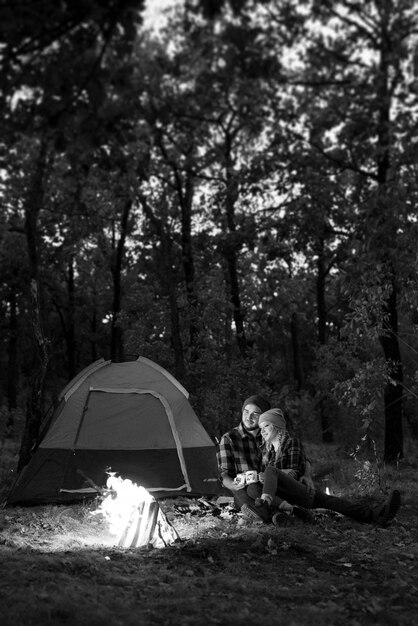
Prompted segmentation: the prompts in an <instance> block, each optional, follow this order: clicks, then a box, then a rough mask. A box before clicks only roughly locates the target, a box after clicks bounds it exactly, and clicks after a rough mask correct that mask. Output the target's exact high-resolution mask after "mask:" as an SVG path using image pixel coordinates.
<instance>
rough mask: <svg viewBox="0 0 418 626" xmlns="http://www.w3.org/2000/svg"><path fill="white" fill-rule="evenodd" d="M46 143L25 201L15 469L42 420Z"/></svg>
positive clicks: (24, 460) (25, 457)
mask: <svg viewBox="0 0 418 626" xmlns="http://www.w3.org/2000/svg"><path fill="white" fill-rule="evenodd" d="M46 160H47V145H46V141H42V144H41V148H40V153H39V157H38V162H37V165H36V170H35V173H34V177H33V181H32V185H31V188H30V194H29V195H28V197H27V200H26V203H25V233H26V241H27V247H28V258H29V274H30V306H31V314H32V332H33V361H32V367H31V372H32V375H31V385H30V389H29V394H28V399H27V404H26V420H25V427H24V432H23V437H22V442H21V446H20V452H19V463H18V471H19V470H20V469H21V468H22V467H24V466H25V465H26V464H27V463H28V461H29V459H30V457H31V451H32V447H33V445H34V444H35V443H36V440H37V439H38V436H39V430H40V427H41V422H42V410H43V395H44V385H45V377H46V371H47V367H48V361H49V351H48V342H47V339H46V337H45V335H44V331H43V326H42V307H41V301H40V293H39V291H40V290H39V279H38V272H39V267H38V266H39V258H38V215H39V212H40V210H41V204H42V199H43V180H44V175H45V169H46Z"/></svg>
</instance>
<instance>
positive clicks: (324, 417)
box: [316, 237, 334, 443]
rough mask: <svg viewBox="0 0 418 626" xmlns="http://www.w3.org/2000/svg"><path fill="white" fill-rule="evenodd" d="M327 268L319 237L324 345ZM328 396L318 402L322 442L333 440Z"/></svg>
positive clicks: (319, 307) (320, 338)
mask: <svg viewBox="0 0 418 626" xmlns="http://www.w3.org/2000/svg"><path fill="white" fill-rule="evenodd" d="M326 276H327V269H326V265H325V259H324V239H323V238H322V237H321V238H320V239H319V249H318V262H317V277H316V303H317V313H318V341H319V345H321V346H324V345H325V344H326V342H327V332H326V331H327V325H326V322H327V319H326V316H327V314H326V303H325V281H326ZM327 400H328V398H327V394H326V393H325V394H324V395H323V397H322V398H321V401H320V402H319V412H320V420H321V434H322V441H323V442H324V443H332V442H333V441H334V432H333V429H332V424H331V419H330V415H329V411H328V404H329V403H328V401H327Z"/></svg>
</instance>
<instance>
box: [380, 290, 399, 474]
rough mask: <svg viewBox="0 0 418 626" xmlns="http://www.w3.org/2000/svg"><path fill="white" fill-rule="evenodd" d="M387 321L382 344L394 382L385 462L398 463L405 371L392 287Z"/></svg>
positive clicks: (388, 399) (387, 394) (389, 387)
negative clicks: (390, 365)
mask: <svg viewBox="0 0 418 626" xmlns="http://www.w3.org/2000/svg"><path fill="white" fill-rule="evenodd" d="M386 313H387V318H386V320H387V321H386V322H385V329H386V331H387V332H386V333H385V334H383V335H382V336H381V337H380V343H381V345H382V348H383V352H384V355H385V358H386V361H387V362H388V363H390V364H392V368H391V378H392V380H393V382H394V384H393V383H391V382H390V383H387V384H386V386H385V391H384V404H385V447H384V460H385V462H386V463H397V462H398V461H399V459H402V458H403V424H402V417H403V410H402V409H403V368H402V359H401V353H400V349H399V342H398V339H397V336H398V314H397V294H396V289H395V287H393V289H392V292H391V294H390V297H389V300H388V303H387V307H386Z"/></svg>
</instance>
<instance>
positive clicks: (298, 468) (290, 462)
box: [263, 433, 306, 480]
mask: <svg viewBox="0 0 418 626" xmlns="http://www.w3.org/2000/svg"><path fill="white" fill-rule="evenodd" d="M267 465H273V466H274V467H277V469H287V470H293V471H294V473H295V475H294V478H296V480H299V478H300V477H301V476H303V475H304V473H305V467H306V455H305V450H304V448H303V444H302V442H301V441H300V440H299V439H298V438H297V437H290V435H289V434H288V433H286V435H285V438H284V441H283V444H282V446H281V450H280V451H279V453H278V454H276V451H275V449H274V448H273V446H272V447H271V448H270V450H269V451H264V454H263V466H264V467H267Z"/></svg>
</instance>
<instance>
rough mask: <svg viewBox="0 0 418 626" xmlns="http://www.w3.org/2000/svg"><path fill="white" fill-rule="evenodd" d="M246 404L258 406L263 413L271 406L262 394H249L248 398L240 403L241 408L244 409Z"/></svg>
mask: <svg viewBox="0 0 418 626" xmlns="http://www.w3.org/2000/svg"><path fill="white" fill-rule="evenodd" d="M247 404H255V406H258V408H259V409H260V411H262V412H263V413H264V411H268V410H269V408H270V407H271V404H270V402H269V401H268V400H266V399H265V398H263V396H259V395H255V396H250V397H249V398H247V399H246V400H244V404H243V405H242V410H244V409H245V407H246V406H247Z"/></svg>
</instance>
